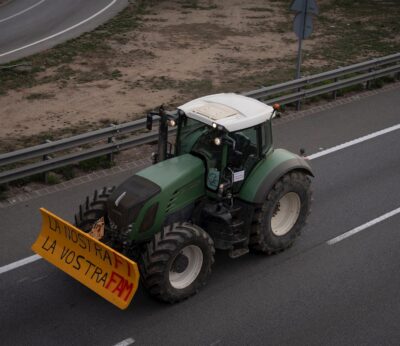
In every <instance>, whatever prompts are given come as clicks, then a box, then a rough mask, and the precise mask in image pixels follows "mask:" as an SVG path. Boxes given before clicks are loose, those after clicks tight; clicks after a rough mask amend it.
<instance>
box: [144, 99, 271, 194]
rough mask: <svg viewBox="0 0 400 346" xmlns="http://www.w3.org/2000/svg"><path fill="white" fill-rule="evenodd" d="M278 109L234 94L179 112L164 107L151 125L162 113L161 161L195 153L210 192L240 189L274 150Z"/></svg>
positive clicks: (158, 156) (202, 101) (190, 105)
mask: <svg viewBox="0 0 400 346" xmlns="http://www.w3.org/2000/svg"><path fill="white" fill-rule="evenodd" d="M274 113H275V110H274V109H273V108H272V107H270V106H268V105H266V104H264V103H262V102H260V101H257V100H255V99H251V98H248V97H245V96H242V95H238V94H234V93H226V94H216V95H209V96H205V97H201V98H198V99H195V100H193V101H191V102H188V103H186V104H184V105H182V106H180V107H178V109H177V111H176V112H173V113H171V112H165V111H164V109H163V108H160V110H159V112H158V113H152V114H150V115H149V117H148V124H151V122H152V116H153V115H158V116H159V117H160V128H159V147H158V149H159V150H158V153H157V154H156V155H155V158H156V159H155V162H159V161H163V160H164V159H167V158H171V157H173V156H180V155H183V154H192V155H194V156H196V157H199V158H201V159H202V160H203V162H204V165H205V169H206V187H207V189H208V191H209V192H211V193H212V192H218V193H219V194H220V195H221V194H222V192H223V190H226V189H227V188H229V189H230V190H231V191H232V192H233V193H238V192H239V190H240V188H241V186H242V184H243V181H244V180H245V178H246V177H247V176H248V175H249V174H250V172H251V171H252V169H253V168H254V167H255V165H256V164H257V163H258V162H259V161H260V160H261V159H262V158H263V157H265V155H266V154H267V153H268V152H269V151H270V150H272V129H271V119H272V117H273V116H274ZM168 126H177V127H178V129H177V136H176V142H175V150H174V152H172V151H173V150H172V145H171V144H170V145H168ZM148 128H151V125H150V126H148ZM168 148H170V150H169V151H168Z"/></svg>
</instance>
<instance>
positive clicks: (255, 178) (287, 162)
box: [239, 149, 314, 204]
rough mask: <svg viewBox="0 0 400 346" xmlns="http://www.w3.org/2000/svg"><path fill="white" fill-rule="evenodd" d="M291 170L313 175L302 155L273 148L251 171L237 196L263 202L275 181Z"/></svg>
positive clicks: (246, 199)
mask: <svg viewBox="0 0 400 346" xmlns="http://www.w3.org/2000/svg"><path fill="white" fill-rule="evenodd" d="M293 170H300V171H303V172H305V173H306V174H308V175H311V176H314V174H313V172H312V169H311V166H310V165H309V163H308V162H307V161H306V160H305V159H304V158H303V157H301V156H298V155H296V154H293V153H291V152H289V151H287V150H285V149H275V150H274V151H272V152H271V153H270V154H268V155H267V156H266V157H265V158H264V159H262V160H261V161H260V162H259V163H258V164H257V165H256V167H254V169H253V170H252V171H251V173H250V175H249V176H248V177H247V178H246V181H245V183H244V184H243V186H242V188H241V189H240V192H239V198H240V199H242V200H244V201H246V202H250V203H257V204H258V203H263V202H264V201H265V198H266V196H267V194H268V192H269V191H270V190H271V189H272V187H273V186H274V185H275V183H276V182H277V181H278V180H279V179H280V178H281V177H282V176H283V175H285V174H286V173H289V172H290V171H293Z"/></svg>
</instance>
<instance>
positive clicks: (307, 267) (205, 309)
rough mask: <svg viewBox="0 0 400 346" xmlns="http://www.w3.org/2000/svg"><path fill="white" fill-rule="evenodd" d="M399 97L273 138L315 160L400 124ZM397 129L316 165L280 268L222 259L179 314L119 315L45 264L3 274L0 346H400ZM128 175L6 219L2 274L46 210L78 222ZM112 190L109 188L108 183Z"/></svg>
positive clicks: (139, 307)
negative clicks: (310, 197) (306, 211)
mask: <svg viewBox="0 0 400 346" xmlns="http://www.w3.org/2000/svg"><path fill="white" fill-rule="evenodd" d="M399 90H400V88H397V89H394V90H390V91H386V92H382V93H380V94H378V95H375V96H371V97H368V98H363V99H360V100H359V101H355V102H352V103H349V104H345V105H341V106H337V107H335V108H332V109H330V110H327V111H321V112H319V113H315V114H313V115H311V116H307V117H304V118H300V119H297V120H294V121H291V122H288V123H284V124H281V125H277V126H275V132H274V133H275V140H276V143H277V144H278V145H279V146H282V147H286V148H289V149H291V150H298V148H299V147H305V148H306V150H307V153H308V154H312V153H316V152H318V151H320V150H322V149H326V148H330V147H333V146H336V145H339V144H342V143H345V142H348V141H350V140H354V139H356V138H360V137H362V136H365V135H368V134H371V133H373V132H375V131H378V130H382V129H385V128H389V127H391V126H393V125H398V124H399V123H400V121H399V119H400V117H399V109H400V108H399V106H400V101H399V97H398V95H399ZM399 149H400V129H397V130H394V131H391V132H389V133H386V134H383V135H380V136H376V137H375V138H370V139H368V140H364V141H361V142H360V143H358V144H355V145H352V146H348V147H346V148H343V149H341V150H337V151H335V152H332V153H330V154H327V155H324V156H322V157H320V158H316V159H314V160H312V161H311V163H312V166H313V168H314V170H315V175H316V177H315V179H314V180H313V188H314V204H313V213H312V215H311V217H310V220H309V224H308V226H307V227H306V228H305V229H304V232H303V234H302V236H301V237H300V238H299V239H298V241H297V243H296V244H295V246H294V247H292V248H291V249H289V250H288V251H286V252H284V253H281V254H279V255H276V256H272V257H264V256H260V255H253V254H250V255H246V256H243V257H241V258H238V259H236V260H231V259H229V258H228V256H227V255H226V254H225V253H218V254H217V256H216V263H215V265H214V270H213V274H212V275H211V277H210V280H209V283H208V285H207V286H206V287H205V288H204V289H203V290H202V291H201V292H200V293H199V294H198V295H196V296H195V297H193V298H191V299H189V300H187V301H185V302H182V303H180V304H177V305H172V306H170V305H165V304H160V303H158V302H156V301H154V300H152V299H151V298H150V297H149V296H148V295H147V294H146V293H145V292H144V291H143V290H142V288H139V290H138V293H137V294H136V296H135V297H134V300H133V302H132V304H131V305H130V307H129V308H128V309H127V310H125V311H120V310H118V309H117V308H115V307H114V306H112V305H111V304H109V303H108V302H106V301H104V300H103V299H102V298H100V297H98V296H97V295H96V294H95V293H92V292H91V291H89V290H88V289H87V288H85V287H84V286H82V285H81V284H79V283H78V282H76V281H74V280H73V279H71V278H70V277H69V276H67V275H66V274H64V273H62V272H61V271H59V270H58V269H56V268H54V267H53V266H51V265H50V264H48V263H46V262H45V261H43V260H39V261H36V262H34V263H30V264H28V265H25V266H22V267H20V268H18V269H15V270H12V271H8V272H6V273H3V274H0V304H1V305H0V306H1V309H0V340H1V342H2V344H4V345H15V344H29V345H47V344H54V343H55V342H57V343H58V344H60V345H91V344H93V345H94V344H95V345H115V344H116V343H118V342H120V341H122V340H125V339H127V338H131V339H133V340H135V344H138V345H293V344H295V345H321V344H324V345H353V344H354V345H355V344H357V345H358V344H363V345H378V344H379V345H398V344H399V342H400V328H399V319H400V317H399V316H400V299H399V288H400V275H399V273H400V234H399V232H398V229H399V224H400V213H398V214H396V215H394V216H392V217H390V218H387V219H386V220H385V221H382V222H380V223H377V224H375V225H371V226H369V227H368V225H366V226H365V227H366V228H365V229H364V230H363V231H361V232H359V233H357V234H355V235H353V236H351V237H348V238H346V239H344V240H342V241H340V242H338V243H335V244H334V245H329V244H328V243H327V242H328V241H329V240H331V239H333V238H335V237H337V236H339V235H341V234H343V233H345V232H347V231H349V230H352V229H354V228H355V227H358V226H361V225H365V224H366V223H367V222H369V221H371V220H374V219H376V218H378V217H380V216H382V215H384V214H386V213H388V212H390V211H393V210H396V209H397V208H399V207H400V155H399ZM127 175H129V173H128V172H125V173H123V174H116V175H114V176H113V177H111V178H110V177H108V178H106V179H104V178H101V179H99V180H98V181H94V182H90V183H86V184H83V185H80V186H77V187H74V188H71V189H69V190H66V191H63V192H62V193H57V194H50V195H47V196H45V197H40V198H36V199H32V200H30V201H28V202H25V203H20V204H17V205H14V206H12V207H7V208H3V209H0V219H1V237H2V242H1V243H0V267H1V266H3V265H6V264H9V263H11V262H14V261H16V260H19V259H21V258H24V257H27V256H30V255H32V253H31V251H30V245H31V244H32V242H33V241H34V239H35V238H36V236H37V233H38V230H39V227H40V224H39V223H40V220H39V214H38V210H37V209H38V207H40V206H43V207H46V208H48V209H50V210H52V211H54V212H56V213H57V214H59V215H60V216H62V217H65V218H67V219H71V217H72V214H73V212H74V208H75V206H76V205H77V204H78V203H79V201H80V200H82V199H83V198H84V196H85V195H86V194H88V193H89V191H91V190H93V189H94V188H96V187H99V186H104V185H111V184H115V183H118V182H120V181H121V180H122V179H124V178H125V177H126V176H127ZM105 180H108V181H105Z"/></svg>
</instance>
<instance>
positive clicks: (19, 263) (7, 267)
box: [0, 255, 42, 274]
mask: <svg viewBox="0 0 400 346" xmlns="http://www.w3.org/2000/svg"><path fill="white" fill-rule="evenodd" d="M41 258H42V257H40V256H39V255H33V256H29V257H26V258H23V259H22V260H19V261H16V262H13V263H10V264H7V265H5V266H2V267H0V274H4V273H6V272H9V271H10V270H14V269H17V268H19V267H22V266H24V265H25V264H29V263H32V262H35V261H37V260H40V259H41Z"/></svg>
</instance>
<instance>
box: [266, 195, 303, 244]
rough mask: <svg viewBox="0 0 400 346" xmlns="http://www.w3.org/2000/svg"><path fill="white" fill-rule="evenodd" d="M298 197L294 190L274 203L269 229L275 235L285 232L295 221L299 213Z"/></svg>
mask: <svg viewBox="0 0 400 346" xmlns="http://www.w3.org/2000/svg"><path fill="white" fill-rule="evenodd" d="M300 207H301V202H300V197H299V195H298V194H297V193H295V192H288V193H287V194H285V195H284V196H283V197H282V198H281V199H280V200H279V201H278V203H276V205H275V209H274V212H273V214H272V219H271V230H272V233H273V234H275V235H276V236H279V237H280V236H283V235H285V234H287V233H288V232H289V231H290V230H291V229H292V227H293V226H294V224H295V223H296V221H297V219H298V217H299V214H300Z"/></svg>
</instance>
